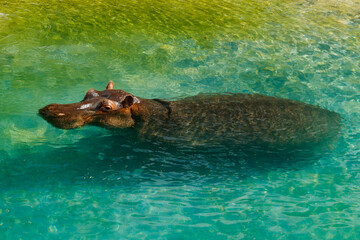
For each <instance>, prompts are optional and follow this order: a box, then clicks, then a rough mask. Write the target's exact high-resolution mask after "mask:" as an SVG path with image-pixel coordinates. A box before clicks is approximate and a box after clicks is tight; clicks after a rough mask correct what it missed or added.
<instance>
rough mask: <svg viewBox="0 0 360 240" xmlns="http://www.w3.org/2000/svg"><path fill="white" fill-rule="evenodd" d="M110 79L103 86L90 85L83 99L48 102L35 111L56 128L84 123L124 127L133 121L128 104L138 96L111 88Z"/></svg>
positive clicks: (134, 101)
mask: <svg viewBox="0 0 360 240" xmlns="http://www.w3.org/2000/svg"><path fill="white" fill-rule="evenodd" d="M112 88H113V83H112V82H111V81H110V82H109V83H108V85H107V89H106V90H104V91H96V90H94V89H90V90H89V91H88V92H87V93H86V94H85V97H84V99H83V100H82V101H81V102H78V103H71V104H55V103H53V104H49V105H47V106H45V107H43V108H41V109H39V114H40V116H41V117H43V118H44V119H45V120H46V121H48V122H49V123H50V124H52V125H53V126H55V127H57V128H62V129H72V128H77V127H81V126H83V125H85V124H95V125H100V126H104V127H128V126H130V125H131V124H133V121H132V119H131V112H130V110H129V108H130V107H131V106H132V105H133V104H135V103H139V102H140V100H139V99H138V98H136V97H135V96H133V95H132V94H130V93H127V92H125V91H122V90H113V89H112Z"/></svg>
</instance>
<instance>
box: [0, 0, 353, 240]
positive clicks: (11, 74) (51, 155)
mask: <svg viewBox="0 0 360 240" xmlns="http://www.w3.org/2000/svg"><path fill="white" fill-rule="evenodd" d="M359 24H360V2H359V1H358V0H341V1H335V0H330V1H323V0H318V1H305V0H295V1H283V0H282V1H280V0H271V1H265V0H253V1H247V0H246V1H245V0H244V1H242V0H231V1H218V0H207V1H205V0H204V1H192V0H188V1H177V0H171V1H151V0H145V1H130V0H125V1H116V0H104V1H87V0H81V1H80V0H79V1H78V0H63V1H55V0H53V1H40V0H14V1H7V0H5V1H2V3H0V92H1V102H0V117H1V118H0V238H3V239H79V238H84V239H85V238H86V239H97V238H99V239H264V238H266V239H311V238H312V239H356V238H357V236H358V235H359V234H360V224H359V222H360V219H359V216H360V212H359V209H360V200H359V199H360V194H359V193H360V187H359V184H360V173H359V170H360V165H359V163H358V161H359V159H360V150H359V147H360V137H359V136H360V127H359V120H358V119H360V80H359V79H360V65H359V62H360V47H359V46H360V25H359ZM109 80H112V81H114V82H115V85H116V87H117V88H121V89H123V90H125V91H128V92H131V93H133V94H134V95H136V96H140V97H144V98H168V99H175V98H178V97H185V96H192V95H196V94H198V93H219V92H242V93H261V94H265V95H270V96H277V97H282V98H290V99H294V100H300V101H302V102H306V103H310V104H315V105H319V106H321V107H323V108H327V109H329V110H332V111H336V112H338V113H340V114H341V116H342V118H343V124H344V127H343V130H342V133H341V136H340V138H339V140H338V141H337V142H336V143H333V144H332V145H331V146H329V147H330V149H329V148H319V149H314V150H312V151H311V152H307V153H299V154H294V153H288V155H286V156H276V155H272V156H267V155H266V154H264V153H262V152H257V151H252V152H250V153H249V152H243V151H236V150H234V149H227V148H226V147H219V148H207V147H206V146H203V147H191V146H177V145H168V144H164V143H158V142H151V141H146V140H141V139H137V138H136V137H135V136H132V135H131V134H128V132H127V131H121V132H118V133H113V132H109V131H107V130H104V129H100V128H95V127H85V128H82V129H76V130H73V131H66V130H59V129H56V128H54V127H52V126H50V125H49V124H47V123H46V122H45V121H44V120H42V119H41V118H40V117H39V116H37V109H39V108H40V107H43V106H44V105H46V104H49V103H52V102H57V103H70V102H75V101H79V100H81V99H82V97H83V95H84V94H85V92H86V91H87V90H88V89H89V88H95V89H98V90H102V89H104V87H105V86H106V83H107V81H109ZM279 160H281V161H279Z"/></svg>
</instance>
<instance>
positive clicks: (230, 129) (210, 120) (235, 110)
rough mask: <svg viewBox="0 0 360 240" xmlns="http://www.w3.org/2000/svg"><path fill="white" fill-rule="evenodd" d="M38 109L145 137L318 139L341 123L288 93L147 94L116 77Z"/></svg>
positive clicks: (267, 142) (51, 118) (64, 123)
mask: <svg viewBox="0 0 360 240" xmlns="http://www.w3.org/2000/svg"><path fill="white" fill-rule="evenodd" d="M39 113H40V114H41V116H42V117H43V118H44V119H46V120H47V121H48V122H50V123H51V124H53V125H54V126H56V127H59V128H65V129H70V128H75V127H81V126H82V125H85V124H94V125H99V126H102V127H107V128H124V127H132V128H134V129H135V130H136V131H138V133H139V134H140V135H141V136H144V137H157V138H161V139H164V140H167V141H180V142H181V141H186V142H192V143H194V142H196V143H200V144H201V143H209V142H212V143H213V142H224V141H226V142H228V141H232V142H237V143H240V144H255V145H262V146H274V145H276V146H283V145H292V146H296V145H302V144H316V143H319V142H321V141H323V140H325V139H328V138H332V137H333V136H335V135H336V133H337V132H338V129H339V126H340V115H339V114H337V113H335V112H331V111H328V110H325V109H322V108H320V107H317V106H313V105H310V104H305V103H301V102H297V101H292V100H288V99H280V98H274V97H268V96H263V95H258V94H255V95H249V94H216V95H210V94H200V95H198V96H194V97H188V98H184V99H181V100H178V101H164V100H158V99H142V98H138V97H135V96H133V95H132V94H130V93H126V92H124V91H122V90H114V89H113V83H112V82H109V84H108V87H107V89H106V90H104V91H96V90H93V89H90V90H89V91H88V92H87V94H86V95H85V98H84V99H83V101H81V102H80V103H74V104H50V105H48V106H46V107H44V108H42V109H40V110H39Z"/></svg>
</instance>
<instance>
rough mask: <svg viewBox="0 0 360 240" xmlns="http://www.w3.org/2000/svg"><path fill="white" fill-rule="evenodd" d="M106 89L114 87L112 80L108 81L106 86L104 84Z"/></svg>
mask: <svg viewBox="0 0 360 240" xmlns="http://www.w3.org/2000/svg"><path fill="white" fill-rule="evenodd" d="M106 89H114V82H113V81H109V82H108V84H107V86H106Z"/></svg>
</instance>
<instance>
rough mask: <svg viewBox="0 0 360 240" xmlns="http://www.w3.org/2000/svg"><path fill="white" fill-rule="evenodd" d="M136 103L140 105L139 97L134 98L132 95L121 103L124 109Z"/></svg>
mask: <svg viewBox="0 0 360 240" xmlns="http://www.w3.org/2000/svg"><path fill="white" fill-rule="evenodd" d="M135 103H140V101H139V99H138V98H137V97H134V96H131V95H128V96H126V97H125V99H124V100H123V101H122V102H121V105H122V106H123V107H124V108H128V107H131V106H132V105H133V104H135Z"/></svg>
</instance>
